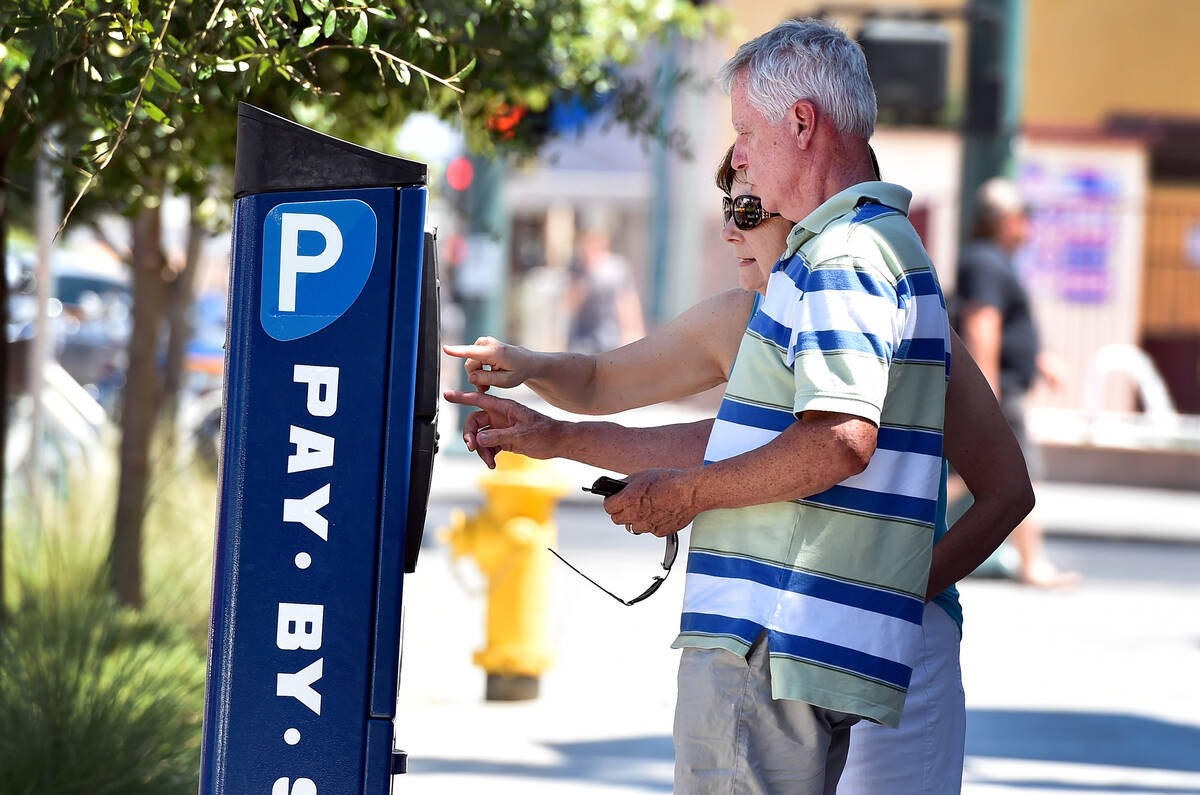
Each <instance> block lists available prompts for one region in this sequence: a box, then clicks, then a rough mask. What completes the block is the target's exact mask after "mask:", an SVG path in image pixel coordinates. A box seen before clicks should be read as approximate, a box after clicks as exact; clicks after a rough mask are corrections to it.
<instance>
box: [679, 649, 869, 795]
mask: <svg viewBox="0 0 1200 795" xmlns="http://www.w3.org/2000/svg"><path fill="white" fill-rule="evenodd" d="M858 720H859V718H858V716H857V715H847V714H845V713H842V712H834V711H833V710H828V709H822V708H820V707H814V706H813V705H811V704H807V703H805V702H803V701H786V700H775V699H772V698H771V670H770V664H769V657H768V654H767V642H766V634H765V633H764V634H763V635H760V636H759V638H758V640H757V641H755V643H754V645H753V646H752V647H751V648H750V655H749V657H747V658H742V657H741V656H739V655H737V654H732V653H730V652H728V651H725V650H724V649H684V650H683V654H682V656H681V657H680V660H679V694H678V700H677V702H676V706H675V792H677V793H681V794H682V795H718V793H719V795H774V794H775V793H778V794H779V795H833V793H834V792H835V791H836V790H837V782H838V777H839V776H841V773H842V767H843V766H844V765H845V764H846V753H847V751H848V749H849V747H850V727H851V726H852V725H854V724H855V723H856V722H857V721H858Z"/></svg>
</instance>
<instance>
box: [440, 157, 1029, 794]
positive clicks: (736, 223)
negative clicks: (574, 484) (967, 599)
mask: <svg viewBox="0 0 1200 795" xmlns="http://www.w3.org/2000/svg"><path fill="white" fill-rule="evenodd" d="M731 154H732V149H731V150H730V152H729V153H728V154H727V155H726V157H725V160H724V161H723V163H722V164H721V167H720V168H719V169H718V171H717V185H718V186H719V187H720V188H721V190H722V191H723V192H724V194H725V196H724V197H723V209H724V213H725V225H724V227H723V229H722V238H723V239H724V240H725V241H726V242H727V243H729V244H730V246H731V248H732V250H733V254H734V256H735V258H736V260H737V263H738V283H739V287H738V288H735V289H732V290H727V291H725V292H723V293H720V294H718V295H716V296H713V297H712V298H709V299H707V300H705V301H702V302H701V303H699V304H697V305H696V306H694V307H692V308H691V309H689V310H687V311H686V312H684V313H683V314H682V315H681V316H680V317H678V318H676V319H675V320H674V321H672V322H671V323H670V324H668V325H667V326H665V327H663V328H662V329H659V330H658V331H655V332H653V333H651V334H650V335H648V336H647V337H644V338H643V339H641V340H638V341H636V342H634V343H631V344H629V345H626V346H624V347H622V348H618V349H616V350H613V351H608V352H605V353H600V354H594V355H582V354H575V353H545V352H539V351H530V350H527V349H525V348H521V347H518V346H512V345H507V344H505V343H503V342H500V341H498V340H495V339H492V338H490V337H483V338H480V339H479V340H478V341H477V342H476V344H475V345H466V346H446V347H445V351H446V352H447V353H448V354H450V355H452V356H457V357H460V358H463V359H465V360H466V363H465V366H466V369H467V373H468V379H469V380H470V382H471V383H472V384H473V385H475V387H476V388H477V389H479V390H480V391H481V392H482V391H486V390H487V389H488V388H490V387H492V386H499V387H511V386H516V385H518V384H521V383H525V384H527V385H528V386H529V387H531V388H532V389H533V390H534V391H535V392H537V393H538V394H539V395H541V396H542V397H543V398H544V399H546V400H547V401H548V402H550V403H551V404H553V405H555V406H558V407H560V408H563V409H567V410H569V411H573V412H576V413H580V414H602V413H611V412H616V411H622V410H625V409H628V408H634V407H638V406H644V405H648V404H651V403H657V402H661V401H664V400H671V399H676V398H680V397H683V396H686V395H690V394H694V393H696V392H699V391H702V390H704V389H708V388H710V387H712V386H716V385H718V384H720V383H724V382H725V381H726V379H727V377H728V374H729V372H730V370H731V369H732V366H733V361H734V357H735V355H736V353H737V350H738V346H739V344H740V341H741V337H742V334H743V332H744V331H745V328H746V325H747V322H748V320H749V318H750V316H751V314H752V313H753V311H754V310H755V309H756V308H757V303H758V300H759V298H760V297H761V296H763V295H765V293H766V289H767V283H768V281H769V279H770V277H771V273H772V270H773V267H774V265H775V262H776V260H777V258H778V256H779V253H780V252H782V251H783V250H784V249H785V247H786V246H785V241H786V239H787V235H788V232H789V231H790V230H791V228H792V223H791V221H789V220H786V219H783V218H780V217H778V216H776V215H774V214H771V213H766V212H764V211H763V209H762V204H761V202H760V201H759V200H758V198H757V197H756V196H755V195H754V194H753V189H752V186H750V185H748V184H746V183H745V182H744V181H743V179H742V176H741V174H740V173H738V172H735V171H734V170H733V169H732V167H731V165H730V156H731ZM951 355H952V361H953V363H954V369H953V375H952V377H951V380H950V384H949V385H948V387H947V393H946V415H945V435H944V443H943V444H944V455H945V457H947V458H949V459H950V461H951V463H953V464H954V466H955V468H956V469H957V470H958V471H959V472H960V473H961V474H962V476H963V479H964V481H965V482H966V484H967V486H968V488H969V489H970V490H971V491H972V493H973V494H975V495H977V497H978V498H977V500H976V502H975V503H974V504H973V505H972V507H971V508H970V509H969V510H968V512H967V513H966V514H964V515H963V517H962V518H961V519H960V520H959V522H958V523H956V524H955V527H954V530H953V532H951V533H949V534H947V528H946V524H945V481H946V475H945V466H944V464H943V475H942V484H941V496H940V499H939V506H938V520H937V526H936V528H935V535H934V540H935V547H934V554H933V565H932V567H931V572H930V580H929V591H928V593H927V597H926V598H927V601H928V603H927V604H926V608H925V615H924V618H923V624H922V633H923V644H922V652H921V659H920V660H919V662H918V664H917V665H916V666H915V667H914V668H913V673H912V681H911V683H910V687H909V695H908V699H907V701H906V704H905V708H904V713H903V716H902V718H901V723H900V728H899V729H888V728H884V727H882V726H878V725H875V724H871V723H869V722H867V721H862V722H860V723H858V724H856V725H855V726H854V728H853V729H852V730H851V742H850V752H849V758H848V760H847V764H846V768H845V770H844V772H843V775H842V778H841V783H840V785H839V788H838V792H841V793H845V792H851V793H878V792H906V793H907V792H922V793H947V792H958V791H959V790H960V787H961V780H962V766H963V746H964V737H965V726H966V717H965V705H964V696H963V690H962V682H961V674H960V671H959V666H958V651H959V639H960V628H961V621H962V618H961V616H962V613H961V609H960V608H959V606H958V595H957V591H956V589H955V588H954V587H953V583H954V582H956V581H957V580H958V579H960V578H961V577H963V576H965V575H966V574H967V573H969V572H970V571H971V570H973V569H974V568H975V566H977V565H978V564H979V563H981V562H982V561H983V560H984V559H985V558H986V557H987V555H988V554H990V552H991V551H992V550H994V549H995V548H996V546H998V545H999V543H1000V541H1001V540H1003V538H1004V536H1005V535H1007V533H1008V532H1009V530H1011V529H1012V527H1013V526H1015V525H1016V523H1017V522H1018V521H1019V520H1020V519H1021V517H1023V516H1024V514H1025V513H1027V512H1028V510H1029V507H1031V505H1032V493H1031V492H1030V489H1029V482H1028V478H1025V477H1013V476H1012V473H1013V472H1020V473H1023V472H1024V471H1025V470H1024V462H1023V460H1022V459H1021V457H1020V451H1019V448H1018V447H1017V444H1016V441H1015V439H1014V438H1013V435H1012V433H1011V431H1010V430H1009V428H1008V426H1007V424H1006V423H1005V422H1004V419H1003V417H1002V415H1001V414H1000V411H999V407H998V405H997V404H996V401H995V398H994V396H993V395H992V392H991V390H990V388H989V387H988V385H987V381H986V380H985V379H984V378H983V376H982V374H981V373H980V372H979V369H978V368H977V367H976V366H975V364H974V362H973V361H972V360H971V359H970V356H969V355H968V354H967V353H966V351H965V349H964V347H963V345H962V343H961V341H960V340H959V339H958V337H957V336H952V354H951ZM680 362H686V366H680ZM485 366H486V367H488V368H490V369H484V368H485ZM447 397H448V399H451V400H452V401H453V402H459V403H463V404H466V405H477V406H478V405H480V404H481V402H482V401H481V399H479V398H477V397H472V396H470V395H461V394H458V395H456V394H454V393H452V394H448V395H447ZM506 403H508V402H506ZM487 405H488V407H489V409H488V411H487V412H486V413H485V412H480V413H478V414H475V415H472V417H471V418H470V419H469V420H468V423H467V428H466V432H465V434H464V439H465V441H466V442H467V446H468V448H470V449H472V450H477V451H478V452H479V454H480V456H481V457H482V458H483V459H484V460H485V462H487V463H488V464H489V466H491V465H493V463H494V456H495V453H496V452H497V451H498V450H500V449H505V450H513V451H515V452H520V453H524V454H526V455H532V456H535V457H554V456H565V457H568V458H574V459H577V460H584V461H586V462H587V463H592V464H595V465H597V466H602V467H604V468H607V469H612V470H614V471H626V472H628V471H636V470H637V469H640V468H643V467H645V466H654V465H665V466H670V465H673V462H674V460H678V458H679V457H680V456H682V457H685V458H686V457H694V456H695V455H697V453H696V451H695V448H694V446H692V447H687V446H681V445H664V447H665V448H669V450H664V452H663V456H664V457H667V456H669V457H671V458H672V459H673V460H672V461H666V460H664V461H661V462H659V461H647V460H645V459H643V460H630V458H629V457H628V456H625V457H622V456H621V451H622V450H625V449H628V448H627V447H626V445H625V444H624V441H623V440H622V439H621V438H619V437H614V435H613V429H616V428H619V427H620V426H612V425H609V426H607V428H606V431H607V432H606V433H605V434H595V433H593V434H589V436H590V437H592V438H595V437H599V436H603V437H605V438H606V441H605V442H604V443H603V449H590V450H585V449H584V448H583V447H582V446H581V445H580V444H579V443H578V442H577V441H572V440H570V439H569V437H568V436H567V435H565V434H558V433H555V434H545V433H542V432H538V433H533V434H529V435H527V436H523V435H522V434H521V433H520V432H519V430H518V429H519V428H520V427H525V426H527V425H532V424H538V423H554V421H552V420H548V419H546V418H544V417H541V415H537V414H536V412H531V411H530V410H529V409H525V408H524V407H520V406H518V404H513V403H508V405H507V406H504V407H497V406H496V405H495V404H494V403H492V402H487ZM509 412H511V413H509ZM534 415H535V416H534ZM705 422H706V423H708V424H709V425H711V420H709V421H705ZM554 424H556V425H559V426H564V425H571V424H570V423H565V424H564V423H554ZM485 425H491V426H492V428H491V433H492V434H493V435H495V436H498V437H499V438H500V440H501V441H500V443H499V444H498V445H493V446H492V447H484V446H480V445H478V444H477V443H476V438H475V436H476V431H477V430H481V429H482V428H483V427H484V426H485ZM543 427H544V426H543ZM622 430H623V429H622ZM535 437H536V438H538V439H539V440H545V439H546V438H557V439H560V440H561V443H559V444H551V445H549V446H547V445H545V444H542V443H537V444H534V443H531V442H530V441H529V440H530V439H533V438H535ZM681 438H683V437H681ZM687 438H694V435H689V436H688V437H687ZM700 454H702V450H701V451H700ZM693 463H694V461H693ZM1027 506H1028V507H1027Z"/></svg>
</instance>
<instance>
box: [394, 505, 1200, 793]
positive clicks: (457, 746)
mask: <svg viewBox="0 0 1200 795" xmlns="http://www.w3.org/2000/svg"><path fill="white" fill-rule="evenodd" d="M584 496H587V497H589V499H590V500H591V504H590V505H589V504H586V503H580V502H568V503H565V504H563V505H561V506H560V508H559V514H558V520H557V523H558V531H559V539H558V543H557V547H558V548H559V549H560V551H562V553H563V554H564V555H566V556H567V557H568V559H570V560H572V562H574V563H576V564H578V565H579V566H580V567H581V568H583V569H584V570H585V571H587V572H589V574H591V575H593V576H595V577H596V578H597V579H598V580H600V581H602V582H603V583H604V584H605V585H607V586H608V587H611V588H613V589H614V590H616V591H617V592H622V593H623V592H629V593H636V592H637V591H638V590H640V589H641V588H642V587H644V586H645V584H646V582H647V581H648V580H649V577H650V575H651V574H653V573H654V572H655V570H656V568H657V567H656V565H655V563H656V560H657V559H658V555H659V554H660V550H661V546H660V543H661V542H658V540H657V539H649V538H644V537H637V538H635V537H632V536H629V535H627V534H625V533H623V532H620V531H619V530H617V529H616V528H613V527H612V526H611V524H609V523H608V522H607V517H606V516H605V515H604V514H603V512H602V511H601V510H600V509H599V506H598V505H596V503H595V500H597V499H598V498H595V497H591V495H584ZM455 504H458V505H461V506H464V507H467V506H469V504H468V503H457V502H456V501H455V502H451V503H444V502H437V503H435V504H433V505H432V506H431V510H430V517H429V518H430V521H429V527H430V528H431V530H432V528H436V527H438V526H441V525H443V524H444V523H445V519H446V517H447V516H448V514H449V511H450V509H451V508H452V507H453V505H455ZM430 535H432V532H431V533H430ZM1073 543H1074V544H1076V545H1080V546H1085V547H1091V546H1098V547H1102V548H1105V549H1108V548H1109V547H1110V546H1111V545H1108V544H1098V545H1092V544H1090V542H1089V543H1086V544H1085V543H1083V542H1080V541H1075V542H1073ZM1132 552H1133V553H1136V554H1131V553H1130V550H1124V549H1123V550H1119V551H1115V552H1111V553H1110V554H1111V555H1115V556H1116V557H1117V558H1118V560H1117V561H1116V565H1112V564H1111V561H1110V565H1109V567H1108V569H1109V573H1108V574H1104V573H1103V572H1101V571H1100V570H1099V569H1098V568H1097V567H1096V566H1095V565H1092V566H1088V565H1086V564H1087V561H1086V560H1079V561H1077V562H1078V563H1079V564H1085V565H1078V568H1079V570H1080V571H1081V572H1082V573H1083V575H1084V580H1083V583H1082V585H1080V586H1079V587H1078V588H1076V589H1074V590H1070V591H1058V592H1047V591H1039V590H1035V589H1030V588H1024V587H1021V586H1019V585H1016V584H1015V583H1012V582H1009V581H1003V580H979V579H974V578H972V579H969V580H967V581H966V582H964V583H962V584H961V586H960V587H961V589H962V594H963V596H962V601H963V606H964V610H965V613H966V623H965V627H964V637H963V646H962V666H963V679H964V686H965V689H966V693H967V707H968V727H969V728H968V738H967V763H966V771H965V776H964V789H963V791H964V793H967V794H968V795H1056V794H1057V795H1061V793H1063V792H1072V793H1105V795H1127V794H1128V793H1161V794H1162V795H1167V794H1168V793H1169V794H1170V795H1200V755H1198V754H1197V753H1196V749H1197V748H1200V721H1197V719H1196V715H1197V714H1200V691H1198V690H1197V689H1196V687H1195V686H1194V679H1195V676H1194V674H1195V671H1196V670H1200V646H1197V644H1196V627H1197V625H1196V621H1195V617H1196V616H1198V615H1200V573H1197V572H1200V550H1194V549H1192V548H1190V547H1188V548H1186V549H1179V548H1175V547H1164V546H1162V545H1159V544H1150V545H1141V546H1140V547H1138V548H1137V549H1134V550H1132ZM1141 556H1149V559H1147V560H1143V561H1141V562H1140V563H1137V561H1135V560H1134V558H1137V557H1141ZM1122 560H1125V561H1127V562H1128V563H1129V564H1131V565H1122V564H1121V561H1122ZM1174 560H1179V566H1176V567H1175V568H1176V569H1177V571H1176V572H1175V573H1176V578H1175V579H1174V580H1171V579H1168V578H1164V576H1163V575H1162V574H1160V572H1161V571H1163V570H1165V569H1167V568H1170V567H1169V566H1167V565H1166V564H1167V562H1169V561H1174ZM1134 563H1137V565H1132V564H1134ZM686 564H687V561H686V557H685V553H681V556H680V560H678V561H677V562H676V564H675V570H674V571H673V573H672V574H671V576H670V577H669V578H668V579H667V581H666V583H665V584H664V585H663V587H662V588H661V589H660V590H659V592H658V593H656V594H655V595H654V596H653V597H651V598H650V599H649V600H647V601H645V602H643V603H641V604H638V605H636V606H634V607H625V606H623V605H620V604H618V603H616V602H614V601H613V600H611V599H609V598H608V597H606V596H604V595H603V594H601V593H600V592H599V591H597V590H596V589H595V588H593V587H592V586H591V585H589V584H588V583H587V582H585V581H584V580H583V579H582V578H580V577H578V576H577V575H575V574H574V573H572V572H570V571H569V570H568V569H567V568H566V567H565V566H557V567H555V568H554V569H553V570H552V582H551V589H552V590H551V593H552V594H553V596H552V598H551V600H550V603H549V604H547V605H546V606H545V607H546V609H547V611H548V615H549V626H550V643H551V646H552V648H553V652H554V656H555V660H554V664H553V666H552V667H551V668H550V669H548V670H547V671H546V672H545V674H544V675H543V676H542V678H541V684H542V692H541V696H540V697H539V698H538V699H537V700H534V701H525V702H514V703H499V702H486V701H484V700H483V689H484V674H483V672H482V671H481V670H480V669H479V668H477V667H476V666H475V665H474V664H473V662H472V655H473V652H475V651H476V650H478V649H480V648H481V647H482V646H483V645H484V616H485V599H484V587H485V583H484V581H483V580H482V578H481V577H480V575H479V573H478V571H477V570H476V569H475V567H474V565H473V564H472V563H471V562H470V561H452V560H451V559H450V557H449V555H448V554H447V551H446V549H445V548H444V547H443V546H442V545H440V544H439V543H438V542H436V541H431V542H430V544H429V546H428V547H427V548H425V549H423V550H422V553H421V560H420V562H419V565H418V567H417V571H416V573H415V574H413V575H410V576H409V577H406V580H405V583H406V584H405V594H404V595H405V599H404V603H405V612H406V628H405V645H404V649H405V653H404V660H403V673H402V677H401V687H400V704H399V712H398V716H399V717H398V719H397V725H396V738H397V744H398V746H399V747H401V748H403V749H404V750H406V751H408V753H409V754H410V762H409V771H410V772H409V773H408V775H406V776H401V777H399V778H398V779H397V780H396V783H395V787H394V791H395V792H396V793H397V795H399V794H400V793H421V794H422V795H425V794H428V795H446V794H447V793H449V794H451V795H457V794H458V793H463V794H464V795H466V794H470V795H474V793H489V795H491V794H492V793H497V794H499V795H508V794H509V793H511V794H512V795H576V794H578V795H584V794H585V793H593V794H597V795H598V794H599V793H615V794H617V795H625V794H631V793H655V792H657V793H666V792H670V790H671V779H672V759H673V749H672V745H671V739H670V733H671V723H672V714H673V709H674V702H675V668H676V665H677V663H678V652H676V651H674V650H672V649H670V648H669V644H670V642H671V640H672V639H673V638H674V636H675V633H676V631H677V629H678V626H679V609H680V604H681V599H682V592H683V581H684V578H683V577H682V576H681V575H682V574H683V571H684V570H685V569H686ZM888 795H890V793H889V794H888ZM898 795H907V793H899V794H898Z"/></svg>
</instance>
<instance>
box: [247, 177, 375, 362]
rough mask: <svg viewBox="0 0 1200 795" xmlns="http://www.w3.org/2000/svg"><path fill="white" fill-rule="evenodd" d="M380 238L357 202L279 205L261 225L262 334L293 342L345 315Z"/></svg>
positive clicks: (372, 214) (370, 217) (368, 210)
mask: <svg viewBox="0 0 1200 795" xmlns="http://www.w3.org/2000/svg"><path fill="white" fill-rule="evenodd" d="M378 233H379V223H378V219H376V217H375V211H374V210H372V209H371V207H370V206H369V205H367V204H366V203H365V202H362V201H359V200H358V199H335V200H333V201H315V202H288V203H286V204H279V205H276V206H275V207H274V208H273V209H272V210H271V211H270V212H269V213H267V217H266V219H265V220H264V221H263V259H262V298H261V301H262V303H261V311H260V318H261V320H262V326H263V330H264V331H266V332H267V334H268V335H270V336H271V337H273V338H274V339H277V340H283V341H287V340H295V339H300V338H301V337H307V336H308V335H309V334H313V333H316V332H318V331H320V330H321V329H323V328H325V327H326V326H328V325H329V324H330V323H333V322H334V321H335V320H337V319H338V318H339V317H341V316H342V315H343V314H345V313H346V310H348V309H349V308H350V307H351V306H352V305H353V304H354V301H355V300H356V299H357V298H358V296H359V294H360V293H361V292H362V289H363V287H364V286H365V285H366V283H367V278H368V277H369V276H370V275H371V268H372V266H373V265H374V262H375V249H376V238H377V237H378Z"/></svg>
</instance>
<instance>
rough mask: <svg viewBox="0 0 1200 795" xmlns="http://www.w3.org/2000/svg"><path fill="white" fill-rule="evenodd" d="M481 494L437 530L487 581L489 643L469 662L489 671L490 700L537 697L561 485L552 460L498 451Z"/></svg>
mask: <svg viewBox="0 0 1200 795" xmlns="http://www.w3.org/2000/svg"><path fill="white" fill-rule="evenodd" d="M479 484H480V486H481V487H482V488H483V491H484V495H485V499H484V504H483V508H482V509H481V510H480V512H479V513H478V514H476V515H475V516H473V517H470V518H468V517H467V515H466V514H465V513H463V512H462V511H460V510H455V511H454V512H453V513H452V514H451V516H450V527H443V528H441V529H440V530H439V531H438V535H439V537H440V538H441V539H442V540H444V541H446V542H447V543H449V544H450V551H451V554H452V556H453V557H454V558H456V559H457V558H459V557H462V556H464V555H471V556H472V557H474V558H475V561H476V563H478V565H479V568H480V569H481V570H482V571H483V573H484V575H485V576H486V577H487V580H488V589H487V590H488V604H487V646H486V647H485V648H484V649H482V650H480V651H477V652H475V664H476V665H478V666H480V667H482V668H483V670H484V671H485V672H486V673H487V693H486V698H487V700H489V701H518V700H523V699H531V698H537V694H538V684H539V681H540V680H539V677H540V676H541V675H542V672H544V671H545V670H546V669H547V668H549V667H550V664H551V662H552V659H553V653H552V652H551V650H550V640H549V634H550V633H549V605H550V602H549V599H550V564H551V557H552V556H551V555H550V553H549V552H547V551H546V548H547V547H552V546H553V545H554V543H555V539H556V536H557V534H558V529H557V527H556V526H555V524H554V508H555V506H556V505H557V503H558V499H559V498H560V497H561V496H562V495H564V494H566V492H567V483H566V481H565V480H564V479H563V478H562V477H561V476H560V475H559V474H558V472H557V470H556V469H555V468H554V466H553V465H552V464H550V463H549V462H546V461H538V460H535V459H532V458H526V457H525V456H522V455H516V454H514V453H500V454H499V455H497V456H496V469H495V470H493V471H491V472H489V473H488V474H486V475H484V476H483V477H482V478H480V480H479Z"/></svg>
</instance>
